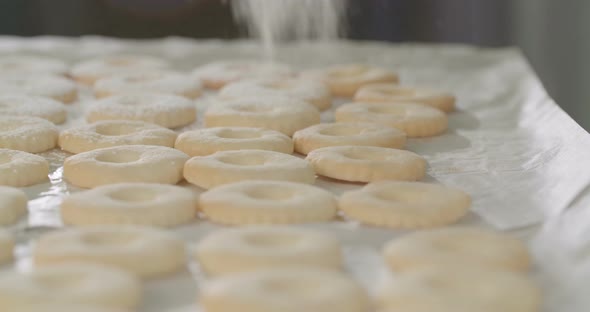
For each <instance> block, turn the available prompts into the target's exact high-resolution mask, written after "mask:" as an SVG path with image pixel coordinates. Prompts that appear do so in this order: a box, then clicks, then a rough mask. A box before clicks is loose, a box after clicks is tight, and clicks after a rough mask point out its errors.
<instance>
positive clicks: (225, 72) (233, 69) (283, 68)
mask: <svg viewBox="0 0 590 312" xmlns="http://www.w3.org/2000/svg"><path fill="white" fill-rule="evenodd" d="M293 75H294V72H293V70H292V69H291V68H290V67H289V66H287V65H284V64H280V63H263V62H257V61H248V60H235V61H221V62H214V63H209V64H205V65H203V66H200V67H197V68H196V69H195V70H193V72H192V76H193V77H195V78H197V79H200V80H201V81H202V82H203V84H204V85H205V87H207V88H209V89H216V90H217V89H221V88H223V87H224V86H225V85H227V84H229V83H232V82H236V81H239V80H243V79H252V78H265V77H273V78H274V77H292V76H293Z"/></svg>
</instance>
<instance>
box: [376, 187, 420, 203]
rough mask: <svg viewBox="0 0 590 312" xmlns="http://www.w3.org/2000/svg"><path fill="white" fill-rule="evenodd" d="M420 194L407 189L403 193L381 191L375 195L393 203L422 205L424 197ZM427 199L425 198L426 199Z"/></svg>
mask: <svg viewBox="0 0 590 312" xmlns="http://www.w3.org/2000/svg"><path fill="white" fill-rule="evenodd" d="M420 195H423V194H420V192H416V191H413V190H408V189H405V190H403V192H395V191H394V192H392V191H388V190H380V191H378V192H375V193H374V196H375V197H376V198H378V199H381V200H385V201H393V202H402V203H420V202H423V201H424V200H422V198H423V196H420ZM424 199H425V198H424Z"/></svg>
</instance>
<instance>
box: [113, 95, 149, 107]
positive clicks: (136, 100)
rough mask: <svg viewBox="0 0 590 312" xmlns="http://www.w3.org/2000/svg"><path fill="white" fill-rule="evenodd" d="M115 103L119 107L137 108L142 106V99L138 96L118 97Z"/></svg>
mask: <svg viewBox="0 0 590 312" xmlns="http://www.w3.org/2000/svg"><path fill="white" fill-rule="evenodd" d="M117 102H118V103H119V104H121V105H127V106H139V105H143V104H144V99H143V98H141V97H138V96H132V95H127V96H121V97H119V99H118V100H117Z"/></svg>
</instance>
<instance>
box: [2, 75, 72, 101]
mask: <svg viewBox="0 0 590 312" xmlns="http://www.w3.org/2000/svg"><path fill="white" fill-rule="evenodd" d="M0 93H2V94H28V95H35V96H43V97H48V98H52V99H54V100H56V101H59V102H62V103H71V102H74V101H75V100H76V99H77V98H78V88H77V87H76V84H75V83H74V82H73V81H71V80H68V79H66V78H64V77H60V76H54V75H32V74H28V75H15V76H5V75H3V73H0Z"/></svg>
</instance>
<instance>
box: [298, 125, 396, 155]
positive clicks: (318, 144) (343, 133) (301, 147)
mask: <svg viewBox="0 0 590 312" xmlns="http://www.w3.org/2000/svg"><path fill="white" fill-rule="evenodd" d="M293 140H294V141H295V150H296V151H297V152H298V153H300V154H303V155H307V154H308V153H309V152H311V151H313V150H315V149H318V148H322V147H328V146H343V145H351V146H379V147H389V148H400V149H401V148H403V147H404V146H405V145H406V134H405V133H404V132H402V131H400V130H397V129H393V128H388V127H383V126H380V125H375V124H370V123H361V122H339V123H323V124H318V125H315V126H311V127H308V128H305V129H303V130H299V131H297V132H295V134H294V135H293Z"/></svg>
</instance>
